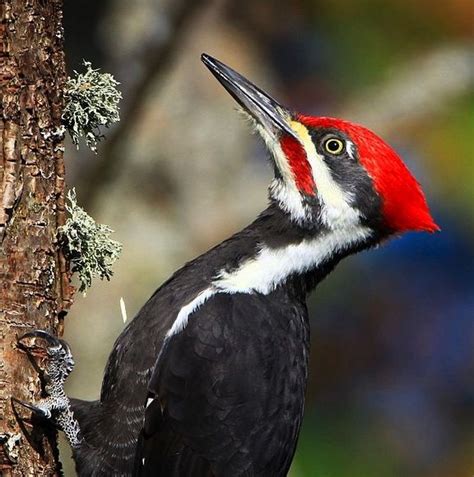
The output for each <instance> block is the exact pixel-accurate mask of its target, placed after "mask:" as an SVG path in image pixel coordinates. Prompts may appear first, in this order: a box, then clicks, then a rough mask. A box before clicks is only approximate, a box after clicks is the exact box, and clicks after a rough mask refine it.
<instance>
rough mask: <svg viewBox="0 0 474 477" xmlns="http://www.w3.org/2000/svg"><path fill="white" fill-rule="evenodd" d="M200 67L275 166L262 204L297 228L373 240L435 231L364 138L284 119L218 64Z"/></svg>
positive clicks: (409, 184) (326, 124)
mask: <svg viewBox="0 0 474 477" xmlns="http://www.w3.org/2000/svg"><path fill="white" fill-rule="evenodd" d="M202 61H203V62H204V64H205V65H206V66H207V67H208V68H209V69H210V71H211V72H212V73H213V74H214V76H215V77H216V78H217V79H218V80H219V82H220V83H221V84H222V85H223V86H224V87H225V88H226V89H227V91H228V92H229V93H230V94H231V95H232V96H233V97H234V99H235V100H236V101H237V102H238V103H239V105H240V106H241V107H242V108H243V110H244V112H245V113H246V114H248V115H249V116H250V117H251V118H252V120H253V121H254V122H255V126H256V129H257V130H258V132H259V133H260V135H261V136H262V137H263V139H264V140H265V143H266V144H267V147H268V149H269V151H270V153H271V156H272V158H273V162H274V166H275V167H274V168H275V179H274V180H273V181H272V184H271V186H270V198H271V200H273V201H274V202H275V203H277V205H278V206H279V207H280V208H281V209H283V210H284V211H285V212H287V213H288V214H289V215H290V216H291V219H292V220H293V221H294V222H295V223H297V224H298V226H300V227H309V228H313V227H315V228H320V227H325V228H328V229H332V230H338V229H339V230H340V229H346V228H351V227H359V226H365V227H369V228H370V229H371V230H372V231H373V232H374V233H375V234H376V235H377V236H378V237H379V238H383V237H386V236H389V235H392V234H398V233H402V232H406V231H410V230H413V231H428V232H434V231H436V230H438V226H437V225H436V224H435V222H434V221H433V218H432V217H431V214H430V212H429V209H428V206H427V203H426V200H425V197H424V195H423V191H422V190H421V187H420V185H419V184H418V182H417V181H416V179H415V178H414V177H413V175H412V174H411V173H410V171H409V170H408V168H407V167H406V166H405V164H404V163H403V162H402V160H401V159H400V157H399V156H398V154H397V153H396V152H395V151H394V150H393V149H392V148H391V147H390V146H389V145H388V144H387V143H385V142H384V141H383V140H382V139H380V138H379V137H378V136H377V135H376V134H374V133H373V132H372V131H370V130H368V129H366V128H364V127H362V126H359V125H357V124H353V123H350V122H348V121H343V120H340V119H334V118H327V117H312V116H305V115H302V114H298V113H293V112H290V111H289V110H288V109H287V108H285V107H283V106H281V105H280V104H279V103H278V102H276V101H275V100H274V99H272V98H271V97H270V96H269V95H268V94H267V93H265V92H263V91H262V90H261V89H259V88H258V87H256V86H255V85H254V84H252V83H251V82H250V81H248V80H247V79H246V78H244V77H243V76H242V75H240V74H239V73H237V72H236V71H234V70H233V69H231V68H229V67H228V66H226V65H224V64H223V63H221V62H220V61H218V60H216V59H214V58H212V57H210V56H208V55H206V54H203V55H202Z"/></svg>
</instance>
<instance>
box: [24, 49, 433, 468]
mask: <svg viewBox="0 0 474 477" xmlns="http://www.w3.org/2000/svg"><path fill="white" fill-rule="evenodd" d="M202 61H203V62H204V64H205V65H206V66H207V67H208V68H209V69H210V71H211V72H212V73H213V74H214V76H215V77H216V78H217V79H218V80H219V81H220V83H222V85H223V86H224V87H225V88H226V89H227V91H228V92H229V93H230V94H231V95H232V96H233V97H234V99H235V100H236V101H237V102H238V103H239V105H240V106H241V107H242V109H243V110H244V111H245V113H246V114H247V115H248V116H249V117H250V118H251V119H252V120H253V122H254V124H255V127H256V129H257V131H258V132H259V133H260V135H261V136H262V138H263V139H264V141H265V143H266V145H267V147H268V150H269V152H270V155H271V158H272V164H273V167H274V170H275V178H274V179H273V181H272V182H271V185H270V188H269V205H268V207H267V208H266V209H265V210H264V211H263V212H262V213H261V214H260V215H259V216H258V217H257V219H256V220H255V221H254V222H253V223H251V224H250V225H249V226H248V227H246V228H244V229H243V230H242V231H240V232H238V233H236V234H235V235H233V236H232V237H231V238H229V239H228V240H225V241H224V242H222V243H221V244H219V245H217V246H216V247H214V248H213V249H211V250H209V251H208V252H207V253H205V254H204V255H201V256H200V257H198V258H196V259H195V260H193V261H191V262H189V263H187V264H186V265H185V266H184V267H183V268H181V269H180V270H178V271H177V272H176V273H175V274H174V275H173V276H172V277H171V278H170V279H169V280H168V281H166V282H165V283H164V284H163V285H161V287H160V288H158V290H157V291H156V292H155V293H154V294H153V296H152V297H151V298H150V299H149V300H148V302H147V303H146V304H145V305H144V306H143V308H142V309H141V310H140V312H139V313H138V315H137V316H136V317H135V319H134V320H133V321H131V323H130V324H129V325H128V326H127V327H126V329H125V330H124V331H123V333H122V334H121V335H120V336H119V338H118V339H117V341H116V343H115V345H114V348H113V350H112V353H111V355H110V358H109V361H108V364H107V368H106V370H105V377H104V381H103V385H102V391H101V395H100V399H99V400H98V401H94V402H85V401H80V400H75V399H71V400H69V399H68V398H67V396H66V395H65V393H64V391H63V383H64V380H65V378H66V376H67V375H68V374H69V372H70V371H71V369H72V365H73V360H72V356H71V353H70V350H69V347H68V345H67V344H66V343H65V342H64V341H62V340H59V339H57V338H55V337H53V336H51V335H49V334H47V333H45V332H44V331H33V332H30V333H27V334H26V335H24V336H23V337H22V338H20V344H21V345H22V346H23V347H24V348H25V349H27V350H30V351H31V349H32V347H33V346H34V347H35V349H38V347H39V348H42V349H43V350H45V351H46V353H47V354H46V356H47V358H48V360H47V363H48V364H47V366H46V369H45V370H44V372H45V377H46V389H45V391H46V394H47V397H46V398H45V399H43V400H41V401H40V402H37V403H35V404H28V403H23V402H21V401H20V402H21V403H22V404H24V405H26V406H27V407H29V408H30V409H32V410H33V411H35V412H36V413H39V414H41V415H42V416H44V417H46V418H50V419H52V421H53V422H54V423H56V425H57V426H58V427H59V428H61V429H62V430H63V431H64V432H65V433H66V436H67V437H68V439H69V441H70V444H71V446H72V450H73V457H74V459H75V462H76V468H77V472H78V475H79V476H130V475H136V476H183V477H184V476H189V477H191V476H192V477H200V476H214V477H220V476H226V477H227V476H229V477H232V476H268V477H270V476H271V477H275V476H284V475H286V474H287V472H288V469H289V468H290V464H291V461H292V458H293V455H294V452H295V447H296V442H297V439H298V434H299V431H300V426H301V421H302V418H303V407H304V395H305V388H306V381H307V376H308V353H309V326H308V313H307V309H306V296H307V294H308V293H309V292H310V291H311V290H313V289H314V288H315V287H316V285H317V284H318V283H319V282H320V281H321V280H322V279H323V278H324V277H325V276H326V275H327V274H328V273H329V272H331V271H332V269H333V268H334V267H335V265H336V264H337V263H338V262H339V261H340V260H341V259H342V258H344V257H346V256H348V255H350V254H352V253H355V252H358V251H360V250H363V249H367V248H369V247H372V246H374V245H376V244H378V243H379V242H381V241H382V240H384V239H387V238H388V237H391V236H393V235H398V234H401V233H403V232H406V231H409V230H415V231H429V232H434V231H436V230H438V227H437V225H436V224H435V223H434V221H433V219H432V217H431V215H430V212H429V210H428V206H427V204H426V201H425V198H424V195H423V192H422V190H421V188H420V186H419V184H418V183H417V181H416V180H415V179H414V177H413V176H412V175H411V174H410V172H409V171H408V169H407V168H406V167H405V165H404V164H403V162H402V161H401V159H400V158H399V156H398V155H397V154H396V153H395V152H394V150H393V149H391V148H390V147H389V146H388V145H387V144H386V143H385V142H384V141H382V140H381V139H380V138H379V137H378V136H376V135H375V134H374V133H373V132H371V131H369V130H368V129H366V128H364V127H362V126H358V125H356V124H352V123H350V122H347V121H342V120H339V119H332V118H327V117H310V116H305V115H302V114H297V113H293V112H290V111H289V110H288V109H286V108H284V107H283V106H281V105H280V104H278V103H277V102H276V101H275V100H273V99H272V98H271V97H270V96H269V95H268V94H266V93H265V92H263V91H262V90H260V89H259V88H257V87H256V86H255V85H253V84H252V83H251V82H250V81H248V80H247V79H245V78H244V77H242V76H241V75H240V74H238V73H237V72H235V71H234V70H232V69H231V68H229V67H228V66H226V65H224V64H223V63H221V62H220V61H218V60H216V59H214V58H212V57H210V56H208V55H205V54H203V55H202ZM38 340H39V342H40V344H39V345H38ZM41 342H42V343H43V344H41Z"/></svg>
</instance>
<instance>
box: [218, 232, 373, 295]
mask: <svg viewBox="0 0 474 477" xmlns="http://www.w3.org/2000/svg"><path fill="white" fill-rule="evenodd" d="M370 234H371V230H370V229H369V228H367V227H362V226H353V227H351V228H347V229H338V230H331V231H328V232H326V233H324V234H323V235H320V236H318V237H316V238H314V239H310V240H303V241H302V242H300V243H299V244H296V245H288V246H287V247H284V248H277V249H275V248H269V247H266V246H263V247H262V248H261V249H260V251H259V252H258V254H257V255H256V256H255V257H253V258H250V259H248V260H246V261H245V262H243V263H242V264H241V265H240V267H239V268H237V269H236V270H234V271H232V272H227V271H221V272H220V273H219V275H218V276H217V278H216V279H215V280H214V282H213V285H214V287H215V288H216V289H217V290H219V291H223V292H226V293H252V292H259V293H263V294H264V295H266V294H268V293H270V292H271V291H272V290H274V289H275V288H276V287H277V286H278V285H280V284H281V283H283V282H284V281H285V280H286V279H287V278H288V277H289V276H291V275H293V274H298V273H305V272H307V271H309V270H310V269H313V268H317V267H318V266H319V265H322V264H323V263H324V262H326V261H327V260H328V259H330V257H331V256H333V255H334V254H336V253H337V252H340V251H342V250H345V249H347V248H348V247H350V246H352V245H355V244H357V243H360V242H362V241H363V240H365V239H367V238H368V237H369V236H370Z"/></svg>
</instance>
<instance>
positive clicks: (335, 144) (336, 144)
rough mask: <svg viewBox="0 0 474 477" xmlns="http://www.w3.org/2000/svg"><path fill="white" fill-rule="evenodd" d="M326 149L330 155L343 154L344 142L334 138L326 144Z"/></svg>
mask: <svg viewBox="0 0 474 477" xmlns="http://www.w3.org/2000/svg"><path fill="white" fill-rule="evenodd" d="M324 149H325V150H326V152H329V154H341V152H343V151H344V142H343V141H341V140H340V139H336V138H334V137H332V138H329V139H327V140H326V142H325V143H324Z"/></svg>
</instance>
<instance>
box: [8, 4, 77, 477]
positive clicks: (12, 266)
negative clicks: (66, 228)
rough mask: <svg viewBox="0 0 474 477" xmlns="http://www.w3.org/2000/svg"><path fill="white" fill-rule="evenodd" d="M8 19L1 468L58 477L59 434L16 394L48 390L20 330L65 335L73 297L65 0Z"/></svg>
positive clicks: (17, 8)
mask: <svg viewBox="0 0 474 477" xmlns="http://www.w3.org/2000/svg"><path fill="white" fill-rule="evenodd" d="M0 18H1V23H0V37H1V45H0V95H1V97H0V107H1V115H0V138H1V143H0V474H1V475H3V476H20V475H21V476H50V475H58V471H59V465H58V459H57V447H56V433H55V431H53V430H49V431H48V430H45V426H41V425H40V426H37V425H34V421H33V423H32V422H28V421H27V420H26V421H22V420H21V419H18V416H17V415H15V412H14V409H13V407H12V404H11V401H10V399H11V397H12V396H15V397H17V398H19V399H22V400H24V401H27V402H33V401H36V400H37V399H38V398H39V397H40V392H41V388H40V381H39V378H38V374H37V372H36V371H35V370H34V369H33V367H32V365H31V363H30V362H29V360H28V358H27V356H26V355H25V354H24V353H21V352H19V350H18V349H17V348H16V340H17V337H18V336H21V335H22V334H24V333H25V332H27V331H30V330H33V329H44V330H47V331H50V332H52V333H54V334H61V333H62V320H63V317H64V315H65V314H66V312H67V309H68V308H69V305H70V303H71V300H72V292H73V289H72V287H71V286H70V282H69V279H70V275H69V273H68V270H67V266H66V262H65V260H64V257H63V256H62V254H61V252H60V250H59V248H58V244H57V243H56V230H57V228H58V226H60V225H62V224H63V223H64V215H65V214H64V162H63V152H64V146H63V138H64V132H63V128H62V126H61V112H62V106H63V99H62V98H63V95H62V91H63V88H64V83H65V79H66V74H65V66H64V53H63V30H62V0H0ZM15 407H16V409H17V410H18V414H20V416H22V417H26V418H29V417H30V413H29V412H25V410H24V409H22V408H21V406H18V405H16V406H15ZM20 436H21V437H20ZM18 438H19V440H18Z"/></svg>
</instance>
